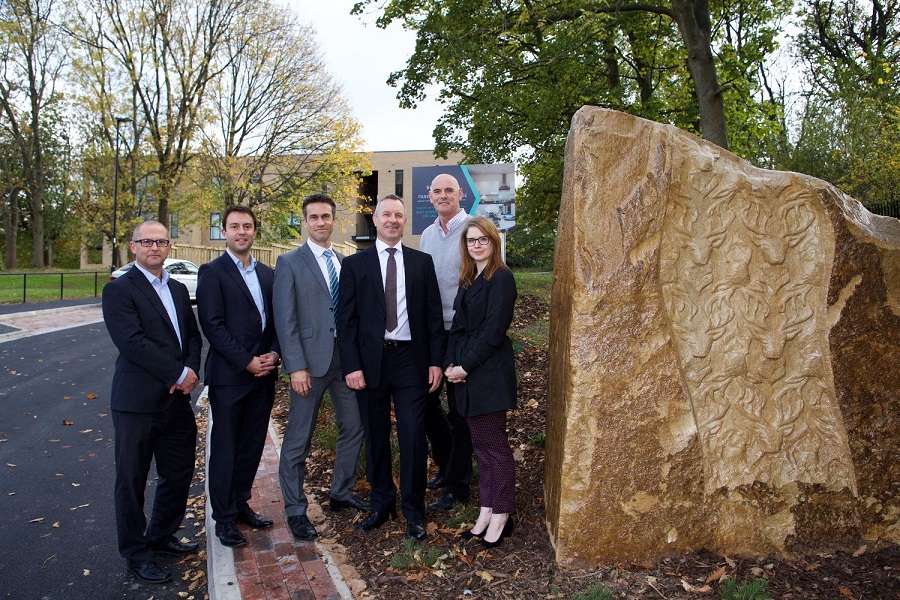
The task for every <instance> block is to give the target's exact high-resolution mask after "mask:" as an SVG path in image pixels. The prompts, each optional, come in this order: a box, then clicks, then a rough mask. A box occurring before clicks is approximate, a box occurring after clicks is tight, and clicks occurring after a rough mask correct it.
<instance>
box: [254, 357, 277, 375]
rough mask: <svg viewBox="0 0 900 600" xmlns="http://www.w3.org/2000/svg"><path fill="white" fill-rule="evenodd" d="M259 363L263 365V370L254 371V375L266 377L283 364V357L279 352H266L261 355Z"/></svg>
mask: <svg viewBox="0 0 900 600" xmlns="http://www.w3.org/2000/svg"><path fill="white" fill-rule="evenodd" d="M259 364H260V365H261V366H262V371H260V372H259V373H254V375H256V376H257V377H264V376H266V375H268V374H269V373H271V372H272V371H274V370H275V369H276V368H278V365H279V364H281V357H280V356H278V353H277V352H266V353H265V354H263V355H262V356H260V357H259Z"/></svg>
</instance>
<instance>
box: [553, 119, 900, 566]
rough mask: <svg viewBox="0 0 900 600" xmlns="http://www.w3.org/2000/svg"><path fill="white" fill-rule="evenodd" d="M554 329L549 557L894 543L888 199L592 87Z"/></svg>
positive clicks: (898, 239) (898, 277) (899, 253)
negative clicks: (742, 150) (617, 106)
mask: <svg viewBox="0 0 900 600" xmlns="http://www.w3.org/2000/svg"><path fill="white" fill-rule="evenodd" d="M550 336H551V342H550V381H549V385H550V399H549V403H548V408H547V432H546V434H547V435H546V447H547V455H546V467H545V468H546V472H545V496H546V505H547V519H548V527H549V530H550V534H551V539H552V540H553V542H554V545H555V548H556V553H557V559H558V560H559V561H560V562H562V563H565V564H574V565H583V566H589V565H596V564H601V563H604V562H609V561H618V560H639V559H647V558H653V557H658V556H661V555H665V554H668V553H672V552H679V551H690V550H695V549H699V548H708V549H710V550H714V551H718V552H723V553H741V554H778V555H789V554H791V553H792V552H796V551H801V550H803V551H808V550H822V549H836V548H850V547H852V548H854V549H855V548H856V547H858V546H859V544H860V543H861V542H862V541H865V542H866V543H869V544H870V545H876V546H877V545H883V544H889V543H900V498H898V492H900V368H898V361H900V221H898V220H897V219H892V218H889V217H879V216H875V215H872V214H870V213H868V212H867V211H866V210H865V209H864V208H863V207H862V205H861V204H860V203H859V202H857V201H856V200H854V199H852V198H850V197H848V196H847V195H845V194H843V193H842V192H841V191H840V190H838V189H837V188H836V187H834V186H832V185H830V184H829V183H826V182H824V181H821V180H818V179H814V178H811V177H808V176H804V175H800V174H797V173H788V172H778V171H767V170H763V169H758V168H755V167H753V166H751V165H749V164H748V163H746V162H745V161H743V160H741V159H739V158H738V157H736V156H735V155H733V154H731V153H729V152H727V151H725V150H723V149H721V148H719V147H718V146H715V145H714V144H711V143H708V142H705V141H703V140H701V139H699V138H697V137H695V136H692V135H690V134H688V133H685V132H683V131H680V130H678V129H676V128H674V127H671V126H667V125H661V124H658V123H653V122H650V121H646V120H643V119H639V118H636V117H632V116H630V115H626V114H623V113H619V112H615V111H609V110H604V109H599V108H594V107H584V108H582V109H581V110H580V111H579V112H578V113H577V114H576V115H575V117H574V119H573V121H572V127H571V130H570V133H569V139H568V143H567V148H566V169H565V177H564V183H563V199H562V206H561V210H560V218H559V234H558V238H557V248H556V263H555V268H554V284H553V300H552V309H551V331H550Z"/></svg>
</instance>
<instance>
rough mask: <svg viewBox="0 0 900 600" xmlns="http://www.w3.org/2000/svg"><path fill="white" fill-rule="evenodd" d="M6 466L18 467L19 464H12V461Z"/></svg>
mask: <svg viewBox="0 0 900 600" xmlns="http://www.w3.org/2000/svg"><path fill="white" fill-rule="evenodd" d="M6 466H7V467H18V466H19V465H14V464H12V463H6Z"/></svg>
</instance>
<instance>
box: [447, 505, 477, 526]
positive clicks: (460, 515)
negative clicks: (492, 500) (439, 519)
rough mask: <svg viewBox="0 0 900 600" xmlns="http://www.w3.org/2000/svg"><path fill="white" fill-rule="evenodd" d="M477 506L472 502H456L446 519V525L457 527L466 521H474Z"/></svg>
mask: <svg viewBox="0 0 900 600" xmlns="http://www.w3.org/2000/svg"><path fill="white" fill-rule="evenodd" d="M478 512H479V507H477V506H475V505H474V504H471V503H470V504H457V505H456V506H454V507H453V512H452V514H451V515H450V518H449V519H448V520H447V526H448V527H450V528H452V529H459V528H460V527H462V526H463V525H466V524H468V523H474V522H475V521H476V520H477V519H478Z"/></svg>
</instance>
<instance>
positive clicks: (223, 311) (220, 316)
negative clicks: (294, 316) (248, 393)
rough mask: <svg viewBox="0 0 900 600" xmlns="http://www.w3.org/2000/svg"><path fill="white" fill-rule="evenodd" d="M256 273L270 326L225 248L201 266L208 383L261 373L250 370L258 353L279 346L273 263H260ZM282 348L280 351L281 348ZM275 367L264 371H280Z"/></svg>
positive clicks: (241, 381)
mask: <svg viewBox="0 0 900 600" xmlns="http://www.w3.org/2000/svg"><path fill="white" fill-rule="evenodd" d="M256 276H257V278H258V279H259V287H260V289H261V290H262V296H263V305H264V306H265V309H266V326H265V328H263V324H262V317H261V316H260V314H259V309H258V308H256V303H255V302H254V301H253V296H252V295H250V288H248V287H247V283H246V282H245V281H244V276H243V275H241V272H240V271H239V270H238V268H237V265H235V264H234V260H233V259H232V258H231V256H230V255H229V254H228V253H227V252H226V253H224V254H223V255H222V256H220V257H219V258H217V259H215V260H212V261H210V262H208V263H206V264H204V265H203V266H201V267H200V272H199V273H198V274H197V313H198V314H199V316H200V327H202V328H203V334H204V335H205V336H206V339H207V341H208V342H209V352H208V353H207V355H206V369H205V372H204V382H205V383H206V384H207V385H248V384H252V383H254V382H256V381H258V379H257V378H256V377H255V376H254V375H253V373H250V372H249V371H247V365H249V364H250V361H251V360H253V357H254V356H259V355H262V354H266V353H267V352H271V351H274V352H279V350H278V338H277V337H276V336H275V318H274V312H273V310H272V284H273V282H274V280H275V273H274V271H272V268H271V267H268V266H266V265H264V264H262V263H261V262H257V263H256ZM279 354H280V352H279ZM277 372H278V369H274V370H273V371H272V372H271V373H270V374H269V375H267V376H266V377H273V378H274V377H277Z"/></svg>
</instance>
